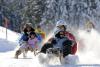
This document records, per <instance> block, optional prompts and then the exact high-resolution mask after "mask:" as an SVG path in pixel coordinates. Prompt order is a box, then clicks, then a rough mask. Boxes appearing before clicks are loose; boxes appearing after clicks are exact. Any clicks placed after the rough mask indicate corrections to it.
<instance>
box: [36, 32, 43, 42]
mask: <svg viewBox="0 0 100 67" xmlns="http://www.w3.org/2000/svg"><path fill="white" fill-rule="evenodd" d="M37 39H38V41H39V42H42V36H41V35H39V34H37Z"/></svg>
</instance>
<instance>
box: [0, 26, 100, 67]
mask: <svg viewBox="0 0 100 67" xmlns="http://www.w3.org/2000/svg"><path fill="white" fill-rule="evenodd" d="M79 32H81V33H79V38H80V39H82V40H83V41H84V44H86V45H84V46H85V47H84V48H86V49H83V50H81V49H79V51H78V52H77V55H78V56H79V61H80V63H79V64H71V65H68V64H67V65H60V64H55V63H53V64H50V65H48V64H47V65H45V64H44V65H43V64H40V63H39V61H38V57H34V55H33V53H30V52H29V53H28V55H27V58H23V57H22V55H21V56H19V59H14V54H15V51H16V47H17V46H18V42H17V41H18V38H19V34H17V33H16V32H13V31H10V30H8V38H7V39H6V34H5V28H3V27H0V67H33V66H34V67H77V66H82V67H83V66H84V67H88V66H89V67H90V66H92V67H95V66H96V67H100V65H99V62H100V58H99V56H100V54H98V52H99V51H98V50H100V49H99V47H100V46H99V45H98V46H97V47H98V48H97V47H96V46H95V45H93V44H94V43H96V44H97V43H98V44H100V41H99V40H97V38H98V39H99V37H98V36H99V34H97V32H96V31H93V32H91V35H90V34H89V33H88V34H86V32H84V31H79ZM84 36H86V37H84ZM90 36H93V37H92V40H91V38H89V37H90ZM93 41H96V42H93ZM91 42H92V46H91V47H94V49H91V48H90V47H89V46H90V45H91ZM87 45H88V46H87ZM95 49H96V50H95ZM93 53H94V54H93ZM95 53H96V54H95ZM97 59H98V60H97Z"/></svg>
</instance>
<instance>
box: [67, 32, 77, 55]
mask: <svg viewBox="0 0 100 67" xmlns="http://www.w3.org/2000/svg"><path fill="white" fill-rule="evenodd" d="M65 36H67V37H68V38H69V39H70V40H73V41H75V43H74V45H73V46H72V48H71V51H72V54H75V53H76V51H77V42H76V40H75V37H74V35H73V34H71V33H69V32H67V31H66V32H65Z"/></svg>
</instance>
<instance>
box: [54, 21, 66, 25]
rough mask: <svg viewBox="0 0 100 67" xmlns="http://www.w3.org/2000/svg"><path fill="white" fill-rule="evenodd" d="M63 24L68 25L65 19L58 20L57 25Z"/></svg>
mask: <svg viewBox="0 0 100 67" xmlns="http://www.w3.org/2000/svg"><path fill="white" fill-rule="evenodd" d="M61 25H67V24H66V22H65V21H64V20H59V21H57V23H56V26H61Z"/></svg>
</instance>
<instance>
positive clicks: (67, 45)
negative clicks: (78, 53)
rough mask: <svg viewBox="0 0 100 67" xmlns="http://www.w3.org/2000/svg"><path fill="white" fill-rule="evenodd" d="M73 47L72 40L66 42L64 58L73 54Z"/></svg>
mask: <svg viewBox="0 0 100 67" xmlns="http://www.w3.org/2000/svg"><path fill="white" fill-rule="evenodd" d="M71 45H72V41H71V40H66V41H65V42H64V43H63V50H62V51H63V57H65V56H67V55H69V54H71Z"/></svg>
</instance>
